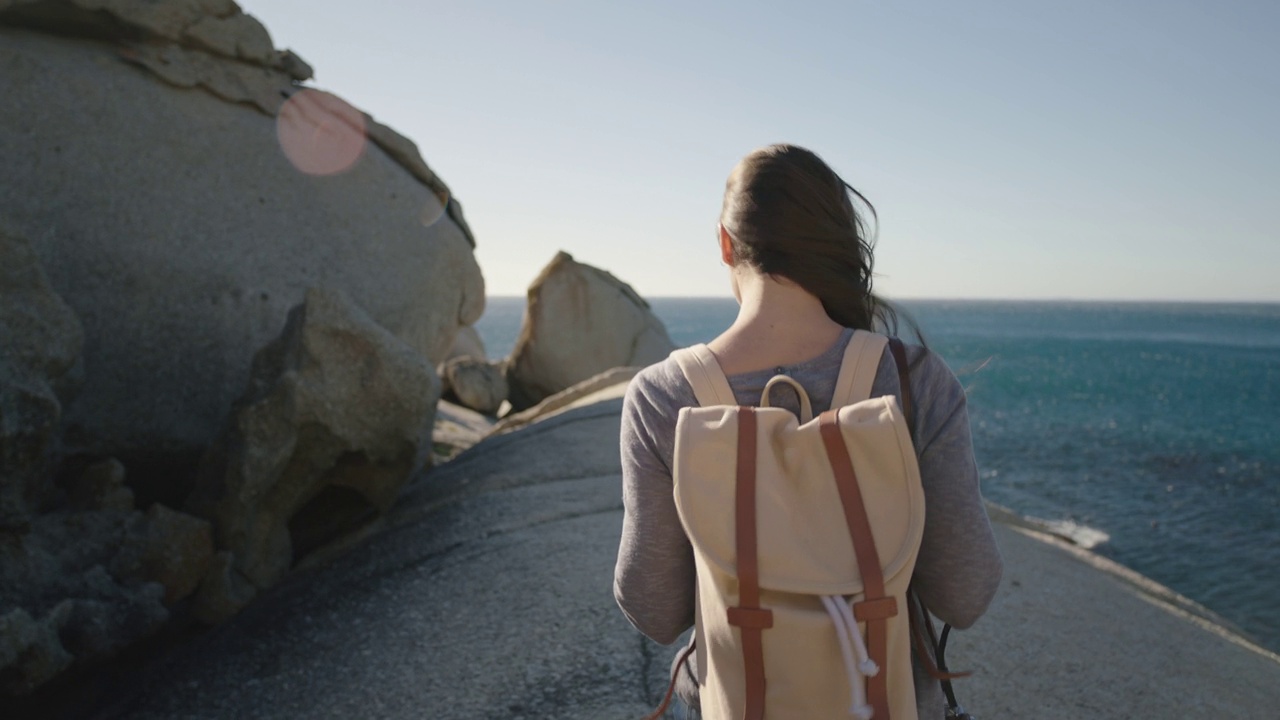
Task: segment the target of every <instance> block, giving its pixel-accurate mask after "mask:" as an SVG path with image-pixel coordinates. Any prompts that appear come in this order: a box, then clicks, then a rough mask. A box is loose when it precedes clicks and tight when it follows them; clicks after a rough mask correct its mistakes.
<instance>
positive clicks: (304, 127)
mask: <svg viewBox="0 0 1280 720" xmlns="http://www.w3.org/2000/svg"><path fill="white" fill-rule="evenodd" d="M276 137H277V138H278V139H279V140H280V149H281V150H283V151H284V155H285V157H287V158H289V162H291V163H293V166H294V167H296V168H297V169H298V170H299V171H301V172H304V173H306V174H308V175H337V174H338V173H341V172H345V171H346V170H349V169H350V168H351V166H352V165H355V164H356V161H357V160H359V159H360V156H361V155H362V154H364V148H365V145H366V144H367V142H368V141H367V139H366V131H365V120H364V115H363V114H362V113H361V112H360V111H359V110H357V109H355V108H354V107H351V105H350V104H348V103H347V102H346V101H345V100H343V99H342V98H340V97H338V96H337V95H332V94H330V93H327V92H321V91H319V90H311V89H305V90H299V91H298V92H296V93H294V94H293V96H292V97H290V98H289V99H288V100H286V101H285V103H284V104H283V105H281V106H280V114H279V115H278V116H277V117H276Z"/></svg>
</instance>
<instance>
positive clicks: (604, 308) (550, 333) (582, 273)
mask: <svg viewBox="0 0 1280 720" xmlns="http://www.w3.org/2000/svg"><path fill="white" fill-rule="evenodd" d="M673 349H675V345H674V344H673V343H672V342H671V338H670V337H668V336H667V331H666V328H665V327H663V325H662V321H661V320H659V319H658V317H657V316H656V315H654V314H653V312H652V311H651V310H650V309H649V304H648V303H647V302H645V301H644V299H643V298H641V297H640V296H639V295H637V294H636V292H635V290H632V289H631V286H630V285H627V284H626V283H624V282H622V281H621V280H619V279H618V278H616V277H614V276H613V275H611V274H609V273H607V272H605V271H603V270H599V269H597V268H593V267H591V266H590V265H585V264H582V263H579V262H576V261H575V260H574V259H573V257H572V256H571V255H569V254H568V253H564V252H561V253H559V254H558V255H556V257H555V258H554V259H553V260H552V261H551V263H550V264H548V265H547V266H546V267H545V268H544V269H543V270H542V273H541V274H540V275H539V276H538V278H537V279H536V280H534V282H533V284H532V285H531V286H530V287H529V294H528V303H527V305H526V307H525V315H524V322H523V325H522V327H521V328H520V337H519V338H518V339H517V340H516V346H515V349H514V350H513V351H512V353H511V358H510V360H509V361H508V371H507V380H508V382H509V383H510V385H511V392H510V400H511V405H512V407H513V408H514V409H515V410H516V411H519V410H523V409H525V408H528V407H530V406H532V405H535V404H537V403H538V402H539V401H541V400H542V399H543V398H545V397H547V396H549V395H554V394H555V393H557V392H560V391H561V390H564V389H565V388H568V387H570V386H572V385H574V384H575V383H578V382H581V381H582V380H586V379H587V378H589V377H591V376H593V375H596V374H597V373H601V372H604V371H605V370H608V369H610V368H615V367H622V366H628V365H638V366H645V365H649V364H651V363H655V362H657V361H659V360H661V359H663V358H665V357H666V356H667V355H668V354H669V353H670V352H671V351H672V350H673Z"/></svg>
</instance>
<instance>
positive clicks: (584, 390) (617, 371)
mask: <svg viewBox="0 0 1280 720" xmlns="http://www.w3.org/2000/svg"><path fill="white" fill-rule="evenodd" d="M641 370H643V368H640V367H634V366H633V367H616V368H613V369H611V370H605V371H604V372H602V373H600V374H599V375H593V376H591V377H589V378H587V379H586V380H583V381H582V382H580V383H577V384H575V385H573V386H571V387H568V388H565V389H564V390H561V391H560V392H558V393H556V394H555V395H552V396H550V397H548V398H545V399H543V401H542V402H540V403H538V404H537V405H534V406H533V407H531V408H528V409H527V410H521V411H520V412H518V413H511V414H509V415H506V416H504V417H503V418H502V419H501V420H499V421H498V422H497V423H495V424H494V425H493V428H492V429H490V431H489V434H490V435H501V434H503V433H509V432H512V431H513V430H519V429H520V428H523V427H526V426H528V425H532V424H533V423H535V422H538V421H540V420H546V419H547V418H551V417H555V416H556V415H559V414H561V413H563V412H566V411H568V410H572V409H574V408H578V407H583V406H585V405H591V404H594V403H597V402H601V401H604V400H612V399H615V398H620V397H622V396H623V395H625V394H626V392H627V385H628V384H629V383H630V382H631V378H633V377H635V376H636V373H638V372H640V371H641Z"/></svg>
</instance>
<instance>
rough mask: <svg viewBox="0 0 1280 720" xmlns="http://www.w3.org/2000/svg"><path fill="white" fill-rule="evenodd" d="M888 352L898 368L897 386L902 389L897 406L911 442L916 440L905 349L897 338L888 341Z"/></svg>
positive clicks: (909, 374)
mask: <svg viewBox="0 0 1280 720" xmlns="http://www.w3.org/2000/svg"><path fill="white" fill-rule="evenodd" d="M889 351H890V352H892V353H893V362H894V364H895V365H897V366H898V385H899V386H901V388H902V395H901V397H899V398H898V399H899V401H900V402H899V403H898V404H899V405H901V406H902V416H903V417H905V418H906V419H907V429H908V430H910V431H911V440H912V441H915V439H916V437H915V436H916V425H915V416H914V414H915V408H914V407H913V406H912V402H911V371H910V370H909V369H908V368H907V348H906V346H905V345H903V344H902V341H901V340H899V339H898V338H891V339H890V340H889Z"/></svg>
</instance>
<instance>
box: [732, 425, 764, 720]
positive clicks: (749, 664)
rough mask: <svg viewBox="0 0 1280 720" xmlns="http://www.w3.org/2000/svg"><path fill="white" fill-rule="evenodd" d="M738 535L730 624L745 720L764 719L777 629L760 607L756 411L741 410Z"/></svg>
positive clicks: (735, 527) (737, 502)
mask: <svg viewBox="0 0 1280 720" xmlns="http://www.w3.org/2000/svg"><path fill="white" fill-rule="evenodd" d="M735 496H736V499H735V501H734V535H735V543H736V546H737V547H736V550H737V556H738V606H737V607H732V608H729V612H728V614H729V624H730V625H736V626H737V627H738V631H739V632H740V633H741V634H742V664H743V671H744V676H745V677H744V679H745V681H746V692H747V697H746V705H745V711H744V712H743V719H744V720H763V718H764V697H765V683H764V638H763V636H762V633H763V631H764V629H765V628H770V627H773V611H772V610H765V609H762V608H761V607H760V568H759V565H758V560H759V558H758V557H757V555H756V409H755V408H753V407H740V408H738V467H737V487H736V489H735Z"/></svg>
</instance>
